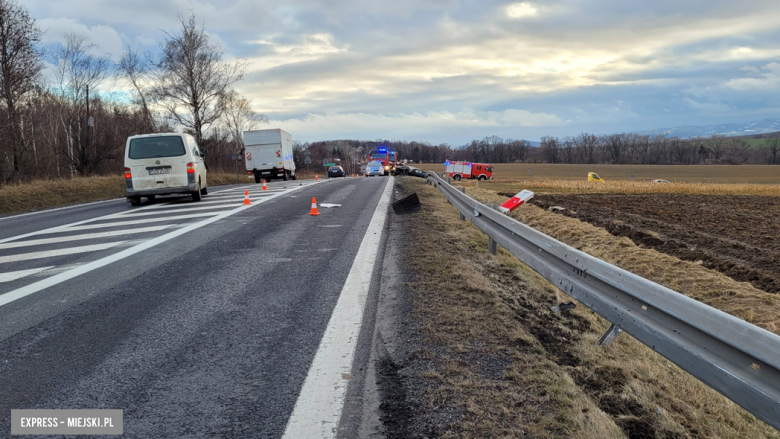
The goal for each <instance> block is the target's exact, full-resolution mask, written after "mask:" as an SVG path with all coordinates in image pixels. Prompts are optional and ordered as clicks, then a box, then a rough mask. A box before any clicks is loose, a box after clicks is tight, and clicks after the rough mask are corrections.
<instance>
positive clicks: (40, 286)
mask: <svg viewBox="0 0 780 439" xmlns="http://www.w3.org/2000/svg"><path fill="white" fill-rule="evenodd" d="M303 187H305V186H298V187H294V188H292V189H290V191H294V190H297V189H300V188H303ZM290 191H288V192H290ZM281 195H284V193H279V194H276V195H274V196H273V197H267V198H263V199H262V200H259V201H258V202H256V203H253V204H251V205H249V206H240V207H237V208H235V209H233V210H229V211H227V212H222V213H220V214H219V215H216V216H214V217H212V218H208V219H205V220H203V221H200V222H197V223H193V224H190V225H189V226H187V227H184V228H181V229H178V230H175V231H173V232H169V233H166V234H165V235H162V236H158V237H155V238H152V239H150V240H148V241H144V242H142V243H140V244H138V245H136V246H134V247H130V248H128V249H125V250H122V251H120V252H117V253H114V254H112V255H108V256H106V257H105V258H101V259H98V260H97V261H92V262H89V263H86V264H84V265H79V266H78V267H76V268H74V269H72V270H69V271H66V272H63V273H60V274H57V275H55V276H51V277H47V278H45V279H42V280H40V281H38V282H35V283H32V284H30V285H26V286H24V287H21V288H17V289H15V290H13V291H9V292H7V293H5V294H0V306H3V305H7V304H9V303H11V302H13V301H15V300H19V299H21V298H23V297H27V296H29V295H30V294H35V293H37V292H38V291H41V290H44V289H46V288H49V287H52V286H54V285H57V284H60V283H62V282H65V281H67V280H70V279H73V278H75V277H77V276H81V275H82V274H85V273H89V272H90V271H93V270H96V269H98V268H101V267H105V266H106V265H108V264H112V263H114V262H116V261H120V260H122V259H125V258H127V257H130V256H132V255H134V254H136V253H140V252H142V251H144V250H147V249H149V248H152V247H154V246H156V245H159V244H162V243H163V242H166V241H169V240H171V239H173V238H176V237H178V236H181V235H184V234H186V233H188V232H191V231H193V230H196V229H199V228H201V227H203V226H206V225H209V224H211V223H214V222H217V221H219V220H222V219H224V218H227V217H229V216H231V215H235V214H237V213H239V212H243V211H244V210H246V209H250V208H251V207H252V206H257V205H259V204H262V203H263V202H264V201H267V200H270V199H273V198H275V197H277V196H281ZM103 218H104V217H103ZM90 221H94V220H90ZM74 225H75V223H74ZM117 244H119V243H117Z"/></svg>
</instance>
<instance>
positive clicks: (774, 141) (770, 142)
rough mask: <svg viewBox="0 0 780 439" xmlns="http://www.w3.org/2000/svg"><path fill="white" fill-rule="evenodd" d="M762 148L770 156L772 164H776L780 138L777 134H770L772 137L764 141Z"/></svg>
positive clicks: (779, 149)
mask: <svg viewBox="0 0 780 439" xmlns="http://www.w3.org/2000/svg"><path fill="white" fill-rule="evenodd" d="M764 147H765V148H766V149H767V151H768V152H769V154H770V155H771V156H772V164H773V165H776V164H777V153H778V152H780V136H778V133H775V134H772V137H770V138H768V139H766V140H764Z"/></svg>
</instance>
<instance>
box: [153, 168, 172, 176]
mask: <svg viewBox="0 0 780 439" xmlns="http://www.w3.org/2000/svg"><path fill="white" fill-rule="evenodd" d="M170 173H171V168H158V169H150V170H149V175H160V174H170Z"/></svg>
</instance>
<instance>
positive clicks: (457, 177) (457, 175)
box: [452, 174, 460, 181]
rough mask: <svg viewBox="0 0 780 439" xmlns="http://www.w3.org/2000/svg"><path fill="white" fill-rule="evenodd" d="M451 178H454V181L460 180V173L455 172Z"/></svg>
mask: <svg viewBox="0 0 780 439" xmlns="http://www.w3.org/2000/svg"><path fill="white" fill-rule="evenodd" d="M452 178H453V179H455V181H460V174H455V176H454V177H452Z"/></svg>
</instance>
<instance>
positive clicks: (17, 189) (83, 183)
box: [0, 172, 254, 215]
mask: <svg viewBox="0 0 780 439" xmlns="http://www.w3.org/2000/svg"><path fill="white" fill-rule="evenodd" d="M208 179H209V185H211V186H219V185H224V184H235V183H236V174H229V173H216V172H214V173H209V174H208ZM239 179H240V181H241V183H247V182H249V181H250V180H248V179H247V177H246V173H244V174H239ZM251 181H254V180H251ZM124 196H125V179H124V178H123V177H122V176H121V175H116V176H107V177H86V178H71V179H58V180H36V181H32V182H29V183H23V184H13V185H6V186H3V187H0V215H11V214H15V213H22V212H28V211H32V210H40V209H48V208H52V207H60V206H67V205H71V204H80V203H89V202H92V201H100V200H110V199H112V198H122V197H124Z"/></svg>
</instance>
